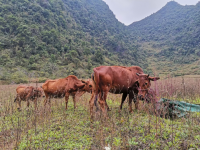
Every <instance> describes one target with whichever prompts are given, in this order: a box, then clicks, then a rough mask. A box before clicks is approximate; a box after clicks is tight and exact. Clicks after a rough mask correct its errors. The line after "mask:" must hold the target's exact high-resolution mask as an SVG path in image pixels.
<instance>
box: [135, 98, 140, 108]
mask: <svg viewBox="0 0 200 150" xmlns="http://www.w3.org/2000/svg"><path fill="white" fill-rule="evenodd" d="M134 103H135V109H138V106H139V98H138V97H137V98H136V101H135V102H134Z"/></svg>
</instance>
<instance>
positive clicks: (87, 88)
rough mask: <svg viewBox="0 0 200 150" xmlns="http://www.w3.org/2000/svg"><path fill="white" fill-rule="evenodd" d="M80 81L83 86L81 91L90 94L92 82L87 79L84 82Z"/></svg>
mask: <svg viewBox="0 0 200 150" xmlns="http://www.w3.org/2000/svg"><path fill="white" fill-rule="evenodd" d="M81 81H82V82H83V83H84V84H85V86H84V88H83V90H84V91H86V92H88V93H91V92H92V84H93V82H92V81H91V80H90V79H88V80H87V81H85V80H81Z"/></svg>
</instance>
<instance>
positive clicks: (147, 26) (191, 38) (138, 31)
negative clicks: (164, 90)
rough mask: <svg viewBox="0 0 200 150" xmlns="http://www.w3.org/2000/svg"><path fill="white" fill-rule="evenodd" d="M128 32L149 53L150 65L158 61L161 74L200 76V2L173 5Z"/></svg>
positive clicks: (174, 3) (135, 23) (137, 23)
mask: <svg viewBox="0 0 200 150" xmlns="http://www.w3.org/2000/svg"><path fill="white" fill-rule="evenodd" d="M128 29H129V30H130V31H131V32H132V35H133V40H134V41H136V40H137V42H138V43H140V44H141V47H143V49H144V50H146V51H147V52H148V51H149V55H151V56H152V60H151V62H152V63H153V61H157V65H156V66H157V67H156V68H157V69H158V70H166V73H167V72H168V73H169V72H176V73H177V71H178V70H180V71H178V72H179V73H178V74H189V73H190V74H197V73H198V74H199V73H200V71H199V57H200V2H199V3H197V4H196V5H186V6H182V5H180V4H178V3H176V2H174V1H170V2H168V3H167V4H166V6H164V7H163V8H162V9H160V10H159V11H158V12H156V13H154V14H152V15H150V16H148V17H146V18H145V19H143V20H141V21H138V22H134V23H132V24H131V25H129V26H128ZM155 59H156V60H155ZM162 61H163V64H162Z"/></svg>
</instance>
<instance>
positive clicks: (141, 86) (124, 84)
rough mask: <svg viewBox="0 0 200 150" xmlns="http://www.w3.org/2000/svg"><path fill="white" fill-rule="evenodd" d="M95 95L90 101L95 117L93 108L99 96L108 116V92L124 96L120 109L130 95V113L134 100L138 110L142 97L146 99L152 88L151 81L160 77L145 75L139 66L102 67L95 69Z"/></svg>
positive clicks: (102, 107) (103, 109)
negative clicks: (146, 94)
mask: <svg viewBox="0 0 200 150" xmlns="http://www.w3.org/2000/svg"><path fill="white" fill-rule="evenodd" d="M93 71H94V72H93V74H92V80H93V84H94V85H93V89H94V90H93V93H92V96H91V99H90V113H91V115H93V112H92V111H93V106H94V103H95V105H96V101H97V97H98V95H99V100H98V102H99V104H100V107H101V110H102V111H103V112H104V114H105V115H106V110H107V109H108V106H107V103H106V97H107V94H108V92H111V93H114V94H120V93H123V95H122V101H121V105H120V109H122V105H123V103H124V101H125V99H126V97H127V94H129V111H130V112H132V100H133V99H134V103H135V108H136V109H138V104H139V99H138V96H137V95H138V94H139V95H140V97H142V98H145V93H147V92H148V89H149V87H150V80H152V81H156V80H158V79H159V77H149V76H148V75H145V74H144V72H143V70H142V69H141V68H140V67H138V66H132V67H123V66H100V67H97V68H94V69H93Z"/></svg>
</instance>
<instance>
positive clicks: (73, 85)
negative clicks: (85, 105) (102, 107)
mask: <svg viewBox="0 0 200 150" xmlns="http://www.w3.org/2000/svg"><path fill="white" fill-rule="evenodd" d="M91 83H92V81H91V80H87V81H84V80H79V79H78V78H77V77H76V76H74V75H69V76H68V77H66V78H62V79H56V80H47V81H46V82H45V83H44V84H43V85H42V88H43V90H44V93H45V96H46V98H45V100H44V105H46V103H47V100H48V101H49V103H50V98H52V97H54V98H63V97H65V103H66V109H67V104H68V99H69V96H70V95H71V96H72V97H73V102H74V109H75V108H76V98H77V97H80V96H82V95H83V94H84V93H85V92H91V91H92V84H91Z"/></svg>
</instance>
